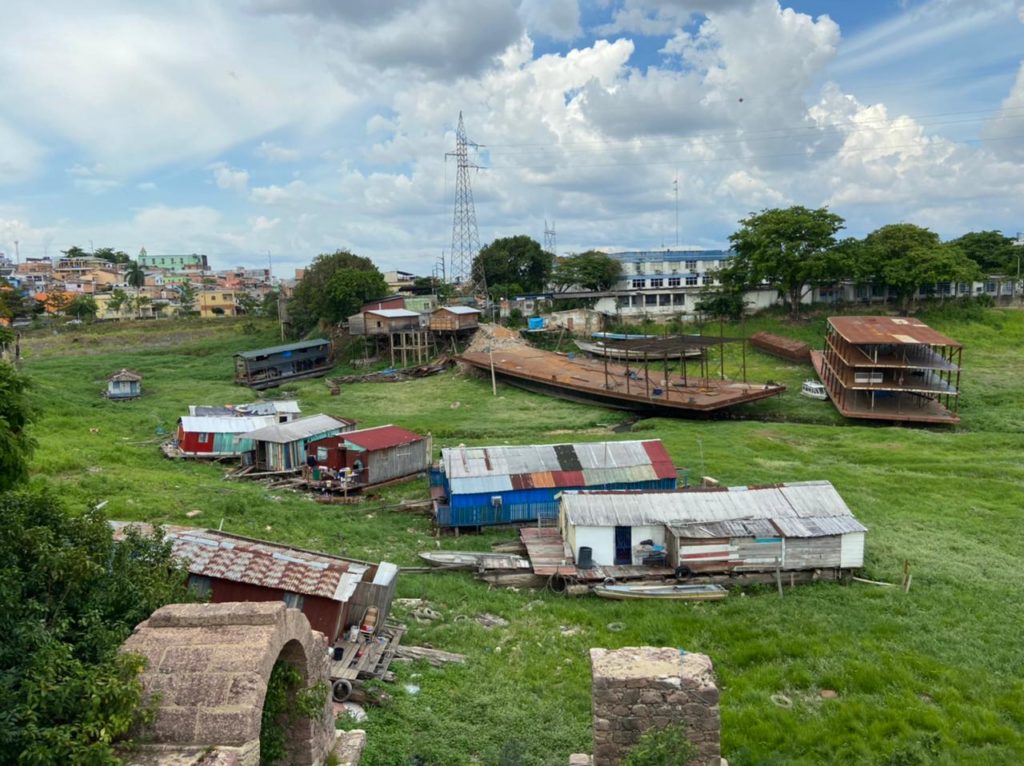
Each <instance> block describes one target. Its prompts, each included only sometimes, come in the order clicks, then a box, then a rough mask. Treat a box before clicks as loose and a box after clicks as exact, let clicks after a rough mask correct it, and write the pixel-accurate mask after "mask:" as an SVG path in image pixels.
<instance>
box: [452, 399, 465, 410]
mask: <svg viewBox="0 0 1024 766" xmlns="http://www.w3.org/2000/svg"><path fill="white" fill-rule="evenodd" d="M461 406H462V402H459V401H454V402H452V404H451V408H452V409H453V410H457V409H458V408H459V407H461Z"/></svg>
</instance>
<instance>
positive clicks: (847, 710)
mask: <svg viewBox="0 0 1024 766" xmlns="http://www.w3.org/2000/svg"><path fill="white" fill-rule="evenodd" d="M925 321H928V322H929V323H930V324H932V325H933V326H934V327H936V328H937V329H939V330H941V331H943V332H945V333H947V334H949V335H951V336H952V337H954V338H956V339H958V340H960V341H962V342H963V343H964V345H965V347H966V350H965V354H964V366H965V372H964V378H963V390H964V395H963V401H962V407H961V415H962V417H963V422H962V424H961V426H960V427H959V428H957V429H955V430H952V429H914V428H900V427H886V426H879V425H868V426H860V425H851V424H849V423H846V422H844V421H842V419H841V418H839V417H838V415H836V413H835V410H834V408H832V407H831V405H830V404H829V403H828V402H817V401H812V400H808V399H804V398H802V397H800V396H798V395H797V394H796V391H797V390H798V389H799V384H800V382H801V381H802V380H803V379H805V378H807V377H809V376H810V375H811V374H812V373H811V370H810V367H809V366H805V365H791V364H786V363H784V362H781V361H779V360H776V359H773V358H771V357H768V356H764V355H761V354H758V353H756V352H748V354H747V374H748V378H749V379H751V380H762V379H769V378H770V379H773V380H777V381H782V382H785V383H786V384H787V385H790V386H791V389H790V392H788V393H787V394H785V395H784V396H783V397H781V398H779V399H775V400H770V401H768V402H765V403H761V404H758V405H755V406H752V407H751V408H750V409H749V410H748V411H747V412H746V413H745V415H746V416H747V417H749V418H751V419H749V420H746V421H736V420H730V421H684V420H667V419H652V420H645V421H641V422H640V423H638V424H637V425H636V426H635V427H634V434H635V435H631V434H614V433H609V431H608V428H609V426H612V425H615V424H618V423H620V422H622V421H623V419H624V417H625V416H624V414H623V413H618V412H612V411H609V410H603V409H600V408H594V407H587V406H583V405H575V404H570V403H566V402H561V401H558V400H554V399H548V398H544V397H540V396H536V395H533V394H527V393H525V392H521V391H518V390H516V389H512V388H509V387H505V386H499V389H498V393H499V396H498V397H497V398H494V397H492V396H491V392H490V383H489V381H484V380H480V379H478V378H476V377H473V376H470V375H463V374H461V373H457V372H452V373H448V374H445V375H442V376H437V377H433V378H429V379H425V380H421V381H415V382H410V383H395V384H365V385H353V386H345V387H343V388H342V392H341V395H340V396H337V397H331V396H329V395H328V391H327V388H326V386H324V384H323V382H322V381H307V382H303V383H300V384H295V385H292V386H290V387H289V388H288V389H286V390H285V391H282V392H279V395H285V394H294V395H296V396H297V397H298V398H299V400H300V403H301V405H302V407H303V410H304V412H306V413H309V414H312V413H315V412H320V411H323V412H328V413H331V414H337V415H342V416H345V417H353V418H356V419H358V420H359V421H360V423H361V424H363V425H377V424H381V423H388V422H395V423H399V424H401V425H403V426H406V427H409V428H412V429H414V430H419V431H430V432H431V433H432V434H433V435H434V438H435V448H439V447H440V446H444V445H452V444H458V443H462V442H464V443H478V444H481V443H491V444H503V443H514V442H553V441H566V440H594V439H602V438H639V437H643V438H648V437H657V438H661V439H663V440H664V441H665V443H666V445H667V446H668V449H669V452H670V453H671V455H672V456H673V458H674V459H675V461H676V463H677V465H680V466H685V467H687V468H688V469H689V471H690V475H691V476H694V477H696V476H700V475H711V476H714V477H715V478H717V479H719V480H721V481H723V482H725V483H728V484H746V483H755V482H770V481H797V480H803V479H828V480H830V481H832V482H833V483H834V484H835V485H836V487H837V488H838V489H839V491H840V493H841V494H842V495H843V497H844V498H845V499H846V501H847V503H848V504H849V505H850V507H851V508H852V509H853V511H854V513H855V514H856V515H857V516H858V518H860V519H861V520H862V521H863V522H864V523H865V524H866V525H867V526H868V527H869V528H870V532H869V534H868V538H867V561H866V567H865V570H866V571H865V574H866V576H867V577H870V578H875V579H880V580H888V581H896V580H898V578H899V575H900V572H901V567H902V562H903V560H904V559H909V560H910V562H911V566H912V571H913V574H914V581H913V588H912V590H911V592H910V593H909V594H903V593H902V592H899V591H898V589H895V588H877V587H872V586H866V585H856V584H855V585H852V586H849V587H843V586H839V585H828V584H822V585H816V586H807V587H801V588H797V589H794V590H787V592H786V595H785V597H784V598H782V599H780V598H779V597H778V595H777V594H775V593H774V592H773V591H772V590H770V589H764V590H752V591H748V592H747V593H745V594H743V595H739V594H734V595H733V596H731V597H730V598H729V599H727V600H726V601H724V602H721V603H713V604H668V605H666V604H643V603H640V604H626V603H613V602H604V601H599V600H597V599H594V598H579V599H567V598H564V597H562V596H559V595H556V594H554V593H550V592H544V591H541V592H528V591H521V592H517V591H496V590H488V589H487V587H486V586H484V585H482V584H480V583H478V582H476V581H474V580H472V579H471V578H470V577H469V576H467V575H462V574H458V573H442V574H435V575H409V576H403V577H402V580H401V583H400V588H399V590H400V595H401V596H404V597H417V598H425V599H427V600H428V601H429V602H430V603H431V605H432V606H433V608H435V609H436V610H437V611H439V612H440V613H441V614H442V619H441V620H439V621H438V622H436V623H433V624H429V625H419V624H417V623H415V622H411V623H410V632H409V634H408V635H409V638H408V640H409V641H410V642H412V643H430V644H432V645H433V646H436V647H438V648H444V649H448V650H451V651H458V652H464V653H466V654H467V655H469V658H470V660H469V663H468V664H467V665H466V666H464V667H455V668H446V669H443V670H437V669H432V668H429V667H425V666H424V667H420V666H397V670H398V673H399V676H400V682H399V684H397V685H396V686H395V687H393V688H392V689H391V691H392V692H393V693H394V697H395V699H394V701H393V703H392V704H391V705H390V706H389V707H387V708H384V709H372V710H371V711H370V720H369V721H368V722H367V723H366V724H365V725H364V726H365V728H367V729H368V730H369V733H370V746H369V751H368V753H367V756H366V759H365V763H367V764H368V766H404V765H405V764H409V763H413V762H415V761H413V757H414V756H416V757H418V758H419V759H420V760H419V762H420V763H423V764H431V765H436V766H448V765H450V764H469V763H482V764H495V763H497V762H498V760H499V753H500V752H501V748H502V747H503V746H504V745H505V744H506V743H507V742H509V741H510V740H518V741H520V742H522V743H523V744H524V745H525V747H526V753H527V755H526V760H524V761H523V763H524V764H527V765H529V766H540V765H541V764H543V765H544V766H547V765H548V764H551V765H552V766H555V765H556V764H557V765H558V766H564V764H565V763H566V762H567V758H568V754H569V753H571V752H575V751H580V750H582V751H586V750H589V747H590V746H589V736H590V734H589V726H590V682H589V662H588V659H587V650H588V649H589V648H590V647H592V646H604V647H617V646H630V645H638V644H655V645H667V646H679V647H683V648H686V649H688V650H691V651H699V652H704V653H707V654H709V655H710V656H711V657H712V659H713V660H714V662H715V666H716V670H717V672H718V675H719V681H720V685H721V687H722V721H723V752H724V753H725V754H726V756H727V757H728V758H729V761H730V763H731V764H733V765H734V766H736V765H737V764H739V765H740V766H749V765H752V764H787V765H788V764H807V765H808V766H810V765H811V764H822V763H843V764H888V765H891V766H896V764H901V765H909V764H960V763H985V764H1017V763H1021V762H1024V733H1022V732H1024V680H1022V679H1024V672H1022V671H1024V648H1022V645H1021V641H1020V637H1019V633H1020V628H1019V626H1020V625H1021V624H1024V596H1022V593H1024V589H1022V588H1021V586H1020V582H1019V568H1020V567H1019V561H1020V539H1021V532H1020V529H1021V524H1022V521H1024V510H1022V507H1021V506H1022V502H1021V499H1022V498H1024V460H1022V455H1024V415H1022V411H1021V406H1020V403H1021V402H1022V401H1024V312H1012V311H987V312H979V313H976V314H973V315H970V316H956V315H946V316H943V315H933V316H928V317H925ZM822 327H823V320H820V319H818V320H810V321H808V322H807V323H806V324H803V325H800V326H796V327H794V326H790V325H783V324H780V323H779V322H777V321H776V320H773V319H771V318H767V319H761V320H758V321H756V322H754V321H749V322H747V323H746V325H745V327H743V328H740V327H738V326H737V327H732V328H729V327H727V328H726V333H727V334H730V333H732V334H739V332H740V331H741V329H743V330H745V331H746V332H748V333H749V332H754V331H755V330H758V329H765V330H769V331H774V332H780V333H782V334H786V335H790V336H794V337H801V338H803V339H804V340H807V341H808V342H811V343H812V344H814V345H816V346H820V338H821V337H822ZM246 329H247V328H246V326H245V325H243V324H241V323H233V322H224V321H220V322H210V323H199V322H189V323H180V324H179V323H172V322H168V323H163V322H161V323H146V324H141V325H131V326H129V325H128V324H126V325H124V326H119V325H107V326H103V327H101V328H85V329H83V330H81V331H75V332H73V333H63V334H60V335H52V334H49V335H39V336H34V337H30V338H29V339H28V341H27V343H26V347H27V351H28V359H27V362H26V369H27V371H28V372H29V373H30V374H31V375H32V377H33V379H34V381H35V389H34V393H33V398H34V401H35V402H36V405H37V406H38V409H39V412H40V417H39V420H38V422H37V425H36V427H35V429H34V432H35V436H36V438H37V440H38V442H39V448H38V451H37V454H36V457H35V461H34V479H33V481H34V482H36V483H39V484H45V485H47V486H50V487H53V488H54V489H55V490H56V491H58V492H60V493H61V494H63V495H66V496H67V497H68V498H69V500H70V501H72V502H74V503H78V504H80V505H81V504H84V503H86V502H94V501H99V500H106V501H108V505H107V508H108V510H109V512H110V515H111V516H112V517H115V518H131V519H145V520H148V521H155V522H176V523H201V524H206V525H209V526H217V525H218V524H219V523H221V521H222V520H223V523H224V528H225V529H227V530H229V531H233V532H238V533H241V534H249V535H255V536H260V537H265V538H268V539H274V540H281V541H286V542H289V543H292V544H298V545H303V546H308V547H313V548H320V549H324V550H329V551H335V552H344V553H347V554H348V555H353V556H359V557H365V558H370V559H379V558H387V559H389V560H392V561H396V562H398V563H401V564H411V563H413V562H414V561H415V555H416V552H417V551H419V550H423V549H426V548H431V547H434V545H435V544H436V543H435V541H434V539H433V537H432V531H431V528H430V523H429V520H428V519H426V518H425V517H422V516H416V515H410V514H406V513H397V512H389V511H386V510H381V509H380V507H379V506H380V505H381V504H383V503H388V502H393V501H394V500H396V499H398V498H402V497H422V496H424V495H425V493H426V482H425V480H417V481H412V482H408V483H406V484H403V485H399V486H397V487H393V488H389V489H388V490H387V492H385V493H383V494H382V495H381V496H380V497H379V498H377V499H376V500H374V501H372V502H369V503H367V504H364V505H361V506H352V507H345V508H340V507H335V508H325V507H321V506H318V505H316V504H314V503H312V502H311V501H309V500H308V499H306V498H304V497H303V496H301V495H296V494H291V493H270V492H267V491H266V490H264V489H262V488H261V487H258V486H255V485H251V484H236V483H230V482H227V481H224V480H223V474H224V468H223V467H220V466H216V465H213V466H210V465H198V464H186V463H182V462H171V461H167V460H165V459H163V458H162V457H161V456H160V455H159V453H158V451H157V449H156V444H157V442H158V441H159V439H160V438H161V437H160V435H159V433H158V430H162V431H170V430H171V429H173V427H174V424H175V421H176V419H177V417H178V416H180V415H181V414H183V413H184V412H186V406H187V405H188V404H199V403H225V402H235V401H245V400H248V399H250V398H251V395H250V394H249V393H248V392H247V391H246V390H244V389H240V388H237V387H235V386H233V385H232V384H231V382H230V381H231V373H232V363H231V354H232V353H233V352H234V351H237V350H242V349H247V348H255V347H259V346H261V345H269V344H271V343H273V342H274V341H275V337H274V335H273V329H272V328H270V327H265V328H264V327H256V328H252V327H249V328H248V330H249V332H246ZM708 331H709V332H710V329H709V330H708ZM739 364H740V356H739V353H738V349H735V350H731V351H730V355H729V356H728V357H727V358H726V372H727V374H730V375H738V368H739ZM123 366H128V367H132V368H133V369H136V370H139V371H140V372H142V373H143V375H144V376H145V379H144V381H143V388H144V396H143V397H142V399H140V400H138V401H135V402H120V403H118V402H108V401H106V400H104V399H102V398H100V396H99V392H100V391H101V390H102V389H103V387H104V384H103V378H104V376H105V375H106V374H108V373H110V372H112V371H114V370H116V369H119V368H120V367H123ZM192 510H199V511H200V515H199V516H198V517H197V518H195V519H192V520H189V519H188V518H187V517H186V516H185V514H186V513H187V512H189V511H192ZM512 537H513V533H511V532H509V531H492V532H488V533H486V534H483V535H481V536H479V537H469V538H467V537H465V536H463V537H461V538H459V539H455V538H454V537H444V538H441V539H440V545H442V546H443V547H447V548H456V547H460V548H466V547H474V548H475V547H479V548H485V547H486V546H487V545H488V544H489V542H490V541H492V540H495V539H511V538H512ZM483 612H489V613H492V614H497V615H500V616H502V617H504V618H506V619H508V620H509V621H510V624H509V625H508V626H507V627H504V628H495V629H491V630H488V629H485V628H483V627H481V626H479V625H478V624H477V623H476V622H474V621H473V620H472V618H473V617H474V616H475V615H478V614H480V613H483ZM407 685H409V688H410V689H411V688H413V686H415V687H419V689H418V692H417V693H413V692H412V691H409V690H406V686H407ZM823 689H831V690H834V691H836V692H837V693H838V697H837V698H836V699H822V698H821V696H820V691H821V690H823ZM776 694H784V695H786V696H787V697H788V698H789V699H790V700H791V701H792V703H793V704H792V707H790V708H782V707H778V706H776V705H775V704H773V703H772V701H771V697H772V695H776Z"/></svg>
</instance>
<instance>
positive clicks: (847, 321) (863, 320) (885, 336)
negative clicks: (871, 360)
mask: <svg viewBox="0 0 1024 766" xmlns="http://www.w3.org/2000/svg"><path fill="white" fill-rule="evenodd" d="M828 323H829V324H830V325H832V326H833V327H834V328H835V329H836V332H838V333H839V334H840V335H842V336H843V337H844V338H845V339H846V340H848V341H849V342H850V343H854V344H857V345H862V344H893V343H895V344H900V345H908V344H909V345H914V344H925V345H929V346H953V347H954V348H960V344H959V343H957V342H956V341H955V340H953V339H952V338H949V337H947V336H945V335H943V334H942V333H940V332H939V331H938V330H933V329H932V328H931V327H929V326H928V325H926V324H925V323H924V322H922V321H921V320H920V319H914V318H913V317H882V316H862V317H829V318H828Z"/></svg>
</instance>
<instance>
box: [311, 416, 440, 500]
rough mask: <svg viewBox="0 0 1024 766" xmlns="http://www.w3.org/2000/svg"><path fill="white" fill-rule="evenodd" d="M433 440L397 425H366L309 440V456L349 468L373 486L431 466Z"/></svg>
mask: <svg viewBox="0 0 1024 766" xmlns="http://www.w3.org/2000/svg"><path fill="white" fill-rule="evenodd" d="M432 446H433V439H432V438H431V437H430V435H429V434H428V435H427V436H420V435H419V434H417V433H414V432H412V431H408V430H406V429H404V428H400V427H399V426H394V425H386V426H379V427H377V428H363V429H360V430H358V431H349V432H347V433H342V434H337V435H335V436H328V437H327V438H324V439H318V440H317V441H314V442H310V443H309V444H308V445H307V447H306V450H307V455H308V456H309V457H310V458H313V459H314V460H316V463H317V465H320V466H326V467H328V468H330V469H332V470H334V471H341V470H342V469H346V468H347V469H348V470H349V471H350V472H351V473H352V474H353V477H354V478H355V481H356V483H357V484H360V485H362V486H370V485H372V484H381V483H383V482H387V481H393V480H395V479H401V478H404V477H406V476H413V475H415V474H417V473H421V472H423V471H426V470H428V469H429V468H430V456H431V450H432Z"/></svg>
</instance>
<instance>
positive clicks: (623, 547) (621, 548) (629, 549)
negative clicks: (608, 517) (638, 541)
mask: <svg viewBox="0 0 1024 766" xmlns="http://www.w3.org/2000/svg"><path fill="white" fill-rule="evenodd" d="M632 563H633V529H632V528H631V527H615V566H625V565H629V564H632Z"/></svg>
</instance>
